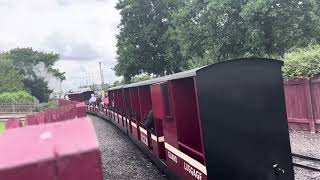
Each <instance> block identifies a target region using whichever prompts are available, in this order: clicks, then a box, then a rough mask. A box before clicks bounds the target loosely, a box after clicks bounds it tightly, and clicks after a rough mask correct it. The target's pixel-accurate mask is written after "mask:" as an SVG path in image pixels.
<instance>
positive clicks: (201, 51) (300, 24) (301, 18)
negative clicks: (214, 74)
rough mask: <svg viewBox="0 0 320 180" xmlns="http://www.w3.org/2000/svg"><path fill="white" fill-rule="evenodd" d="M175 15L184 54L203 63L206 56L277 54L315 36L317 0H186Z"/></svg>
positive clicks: (213, 59) (317, 32) (319, 21)
mask: <svg viewBox="0 0 320 180" xmlns="http://www.w3.org/2000/svg"><path fill="white" fill-rule="evenodd" d="M174 17H175V21H176V22H177V23H176V28H175V31H177V34H179V38H178V40H179V43H180V46H181V47H182V49H183V50H184V53H183V54H184V55H185V56H186V58H188V59H190V60H191V62H192V60H193V61H194V60H195V61H199V60H200V61H201V60H203V61H204V63H203V64H206V63H208V62H210V60H209V61H208V58H209V59H211V63H212V62H217V61H221V60H225V59H229V58H236V57H247V56H259V57H277V58H281V57H283V55H284V54H285V53H286V52H287V51H288V50H289V49H291V48H296V47H305V46H307V45H308V44H310V43H315V42H319V41H320V38H319V37H320V36H319V35H320V30H319V27H320V26H319V25H320V18H319V17H320V16H319V2H318V1H316V0H207V1H204V0H195V1H193V0H188V2H187V3H186V6H185V7H183V8H182V9H180V11H178V12H177V13H176V14H174ZM198 64H201V63H198Z"/></svg>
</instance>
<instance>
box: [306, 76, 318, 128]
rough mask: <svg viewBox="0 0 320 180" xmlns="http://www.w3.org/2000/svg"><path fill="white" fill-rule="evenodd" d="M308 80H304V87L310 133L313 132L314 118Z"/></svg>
mask: <svg viewBox="0 0 320 180" xmlns="http://www.w3.org/2000/svg"><path fill="white" fill-rule="evenodd" d="M310 82H311V81H310V80H309V79H306V80H305V88H306V100H307V106H308V120H309V126H310V131H311V133H315V132H316V129H315V118H314V110H313V104H312V96H311V94H312V93H311V88H310Z"/></svg>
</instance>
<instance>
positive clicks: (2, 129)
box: [0, 121, 4, 135]
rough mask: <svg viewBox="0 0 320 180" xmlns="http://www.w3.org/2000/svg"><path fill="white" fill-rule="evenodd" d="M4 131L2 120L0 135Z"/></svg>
mask: <svg viewBox="0 0 320 180" xmlns="http://www.w3.org/2000/svg"><path fill="white" fill-rule="evenodd" d="M3 131H4V122H1V121H0V135H1V134H2V133H3Z"/></svg>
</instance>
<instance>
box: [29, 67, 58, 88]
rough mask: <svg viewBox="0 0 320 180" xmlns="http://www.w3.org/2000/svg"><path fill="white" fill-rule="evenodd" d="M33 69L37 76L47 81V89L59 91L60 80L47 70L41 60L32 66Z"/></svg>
mask: <svg viewBox="0 0 320 180" xmlns="http://www.w3.org/2000/svg"><path fill="white" fill-rule="evenodd" d="M33 71H34V72H35V74H36V75H37V76H38V77H42V78H44V80H45V81H47V82H48V87H49V89H51V90H53V92H55V93H58V92H60V83H61V80H60V79H59V78H57V77H55V76H54V75H53V73H51V72H48V70H47V68H46V66H45V64H44V63H43V62H40V63H38V64H37V65H35V66H33Z"/></svg>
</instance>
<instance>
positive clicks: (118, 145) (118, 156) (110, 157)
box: [88, 115, 167, 180]
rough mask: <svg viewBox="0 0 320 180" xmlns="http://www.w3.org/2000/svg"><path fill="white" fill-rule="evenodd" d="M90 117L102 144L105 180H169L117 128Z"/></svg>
mask: <svg viewBox="0 0 320 180" xmlns="http://www.w3.org/2000/svg"><path fill="white" fill-rule="evenodd" d="M88 117H89V118H90V119H91V120H92V123H93V125H94V127H95V129H96V133H97V136H98V140H99V143H100V149H101V152H102V161H103V175H104V180H111V179H112V180H129V179H130V180H153V179H154V180H166V179H167V178H166V177H165V175H163V174H162V173H161V172H160V171H159V170H158V169H157V167H155V165H153V164H152V163H151V162H150V160H149V159H148V158H147V157H146V156H145V155H144V154H143V153H142V152H141V151H140V150H139V149H138V148H137V147H136V146H135V145H134V144H133V142H131V140H130V139H129V138H128V137H127V136H126V135H125V134H124V133H123V132H122V131H120V130H119V129H118V128H117V127H115V126H114V125H112V124H111V123H108V122H105V121H104V120H102V119H101V118H98V117H95V116H91V115H89V116H88Z"/></svg>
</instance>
